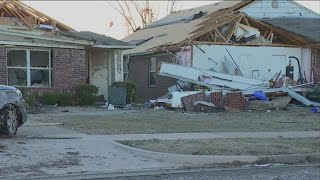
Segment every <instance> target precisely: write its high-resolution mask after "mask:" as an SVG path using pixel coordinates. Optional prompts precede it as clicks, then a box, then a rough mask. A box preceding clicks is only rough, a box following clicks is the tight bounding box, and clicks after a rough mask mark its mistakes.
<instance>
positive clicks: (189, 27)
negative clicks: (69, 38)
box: [123, 0, 320, 101]
mask: <svg viewBox="0 0 320 180" xmlns="http://www.w3.org/2000/svg"><path fill="white" fill-rule="evenodd" d="M301 18H303V20H301ZM279 19H280V20H279ZM281 19H282V20H281ZM293 21H295V22H293ZM307 21H308V26H306V25H305V24H303V25H301V22H302V23H306V22H307ZM281 22H282V23H281ZM297 22H300V24H298V25H297V24H296V23H297ZM319 22H320V16H319V14H317V13H315V12H313V11H311V10H309V9H307V8H305V7H303V6H302V5H299V4H297V3H295V2H294V1H290V0H281V1H280V0H278V1H277V0H274V1H258V0H257V1H255V0H249V1H222V2H219V3H215V4H210V5H206V6H201V7H197V8H193V9H187V10H183V11H178V12H173V13H171V14H170V15H168V16H166V17H164V18H163V19H161V20H159V21H157V22H155V23H153V24H151V25H149V26H147V27H145V28H143V29H140V30H137V31H136V32H134V33H132V34H131V35H129V36H128V37H126V38H124V39H123V41H125V42H127V43H129V44H132V45H136V47H135V48H133V49H130V50H125V51H124V55H125V57H124V65H125V64H127V65H128V66H127V67H128V70H127V72H128V77H127V79H129V80H132V81H134V82H136V83H137V87H138V89H137V94H138V98H139V100H140V101H147V100H149V99H155V98H157V97H160V96H162V95H164V94H166V93H167V92H168V90H167V88H168V87H170V86H172V85H174V84H176V79H173V78H169V77H164V76H160V75H157V71H158V70H159V67H160V65H161V62H170V63H177V64H181V65H185V66H193V67H196V68H201V69H205V70H213V71H217V72H224V73H229V74H235V73H236V72H234V69H232V67H231V68H230V66H229V64H230V62H232V60H234V61H235V63H236V64H237V66H238V67H239V69H240V70H241V73H242V75H243V76H245V77H253V78H258V79H264V80H270V79H271V78H272V77H273V76H274V75H275V74H276V73H279V72H280V71H281V72H282V74H285V73H286V72H285V71H286V66H287V65H289V63H290V64H291V65H292V66H294V69H295V71H294V76H293V78H294V80H298V79H299V78H301V77H300V76H301V75H300V73H302V74H305V77H304V78H306V79H307V80H308V81H316V82H317V83H319V79H320V75H319V72H320V70H319V69H320V67H319V66H320V63H319V56H320V55H319V53H320V52H319V47H320V46H319V35H320V29H319V28H320V27H319V26H318V24H319ZM310 30H311V32H312V33H310ZM292 57H296V58H297V59H298V60H299V64H300V68H301V69H300V68H299V67H298V62H297V61H296V60H295V59H294V58H292ZM124 68H125V70H126V67H124ZM299 69H300V71H299ZM127 72H125V74H127ZM303 76H304V75H303Z"/></svg>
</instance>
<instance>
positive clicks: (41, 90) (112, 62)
mask: <svg viewBox="0 0 320 180" xmlns="http://www.w3.org/2000/svg"><path fill="white" fill-rule="evenodd" d="M0 15H1V16H0V84H5V85H11V86H17V87H19V88H21V89H24V90H26V91H27V92H35V93H37V94H39V95H42V94H45V93H64V92H68V93H74V87H75V86H77V85H79V84H85V83H90V84H93V85H96V86H97V87H98V88H99V95H103V96H104V97H105V99H106V98H107V97H108V87H109V85H111V83H112V82H114V81H122V80H123V72H122V50H124V49H128V48H131V46H130V45H129V44H127V43H125V42H122V41H118V40H115V39H113V38H110V37H106V36H103V35H99V34H95V33H92V32H77V31H75V30H74V29H72V28H70V27H68V26H67V25H65V24H63V23H61V22H59V21H57V20H55V19H53V18H51V17H49V16H47V15H45V14H43V13H41V12H39V11H37V10H35V9H33V8H32V7H30V6H27V5H25V4H23V3H22V2H20V1H0Z"/></svg>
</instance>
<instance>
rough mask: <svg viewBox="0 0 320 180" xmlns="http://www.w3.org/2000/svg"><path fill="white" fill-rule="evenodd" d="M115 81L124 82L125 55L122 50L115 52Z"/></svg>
mask: <svg viewBox="0 0 320 180" xmlns="http://www.w3.org/2000/svg"><path fill="white" fill-rule="evenodd" d="M114 62H115V63H114V66H115V68H114V69H115V72H114V73H115V76H114V80H115V81H123V55H122V50H114Z"/></svg>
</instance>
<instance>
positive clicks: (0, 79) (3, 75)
mask: <svg viewBox="0 0 320 180" xmlns="http://www.w3.org/2000/svg"><path fill="white" fill-rule="evenodd" d="M6 56H7V55H6V49H5V48H4V47H0V84H7V61H6V59H7V58H6Z"/></svg>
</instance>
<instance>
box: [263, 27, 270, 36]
mask: <svg viewBox="0 0 320 180" xmlns="http://www.w3.org/2000/svg"><path fill="white" fill-rule="evenodd" d="M270 31H271V30H270ZM268 32H269V31H268V29H267V30H266V32H264V34H263V35H262V36H263V37H264V38H266V36H267V35H268Z"/></svg>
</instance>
